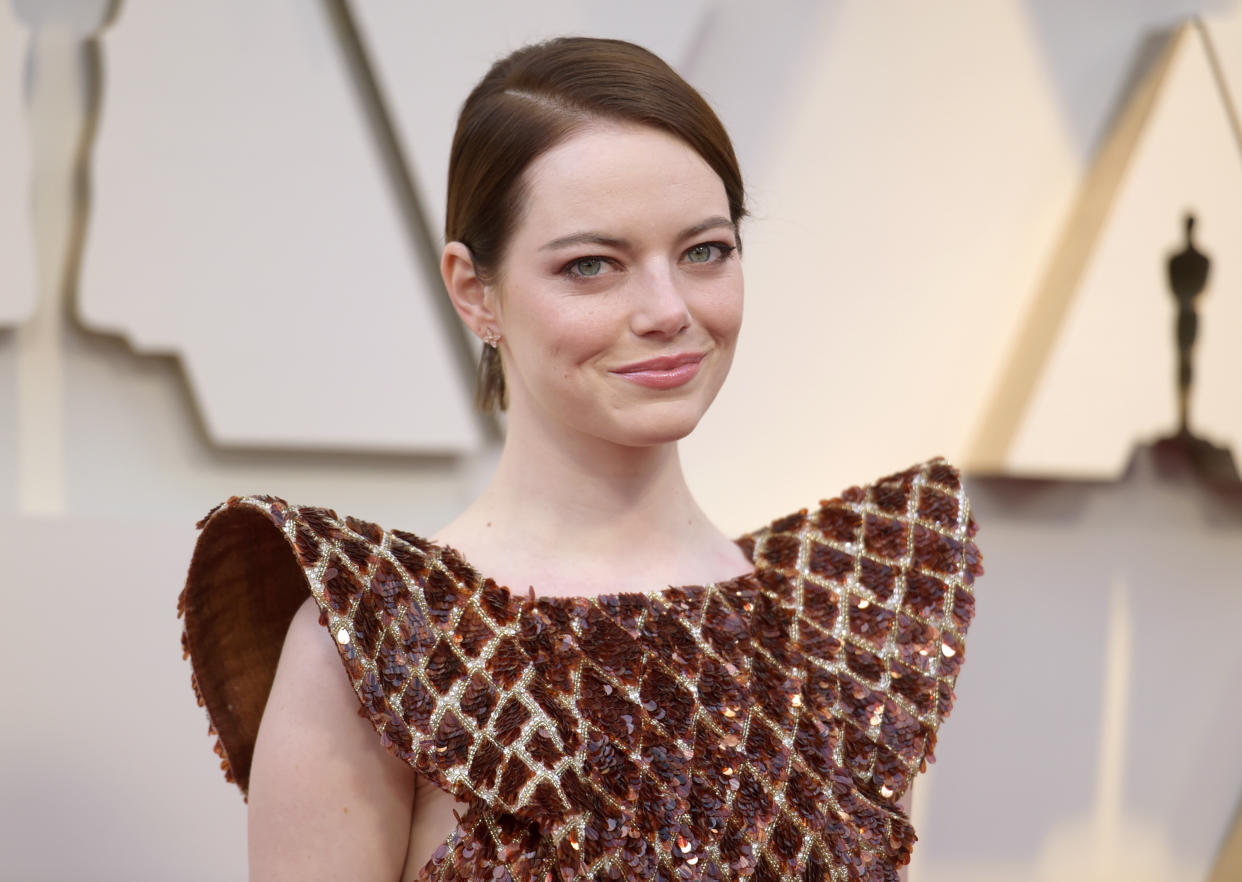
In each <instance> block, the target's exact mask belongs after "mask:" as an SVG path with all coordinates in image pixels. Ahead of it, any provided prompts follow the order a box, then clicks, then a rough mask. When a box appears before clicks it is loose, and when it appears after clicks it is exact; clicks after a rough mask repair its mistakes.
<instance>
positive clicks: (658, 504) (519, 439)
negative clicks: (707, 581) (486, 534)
mask: <svg viewBox="0 0 1242 882" xmlns="http://www.w3.org/2000/svg"><path fill="white" fill-rule="evenodd" d="M471 508H472V510H477V512H478V514H479V515H481V516H484V517H485V518H486V520H487V521H490V522H493V523H497V524H503V525H504V534H505V540H504V544H505V545H509V544H511V543H512V544H514V545H516V546H519V547H522V548H526V549H532V548H534V549H543V548H546V549H555V551H556V553H557V554H558V555H560V556H562V557H563V556H564V554H565V551H566V549H567V548H572V549H575V550H577V551H580V552H581V553H582V554H583V555H585V556H589V557H591V558H593V559H600V558H601V557H602V558H604V559H611V558H613V557H615V556H622V555H624V554H626V552H627V550H628V549H632V548H634V547H635V544H636V543H638V544H639V545H641V546H643V547H647V548H650V547H651V543H652V542H653V541H655V542H657V543H659V544H664V543H665V542H667V543H668V544H669V546H670V547H676V546H677V545H678V543H680V542H684V541H687V540H689V541H694V540H696V539H700V538H701V537H703V536H704V535H705V531H711V533H714V527H712V526H711V525H710V523H709V522H708V521H707V518H706V517H705V516H704V515H703V512H702V510H701V509H700V508H699V507H698V504H697V503H696V502H695V501H694V498H693V497H692V496H691V494H690V490H689V487H688V486H687V485H686V480H685V476H684V474H683V472H682V468H681V460H680V457H679V456H678V450H677V444H676V442H668V443H664V444H656V445H651V446H645V447H627V446H623V445H619V444H615V443H612V442H609V441H607V440H604V439H601V438H598V437H591V436H587V435H584V434H582V433H579V432H575V431H572V430H570V429H568V428H566V427H564V426H561V425H556V424H552V423H550V422H549V421H548V420H545V419H539V418H531V415H530V414H526V413H525V412H524V409H523V410H517V411H515V412H513V413H512V414H511V415H510V419H509V422H508V426H507V430H506V439H505V447H504V452H503V453H502V454H501V458H500V463H499V465H498V467H497V469H496V474H495V476H494V477H493V479H492V482H491V484H490V485H489V486H488V487H487V489H486V490H485V491H484V492H483V494H482V495H481V496H480V497H479V499H478V500H477V502H476V503H475V505H474V506H472V507H471Z"/></svg>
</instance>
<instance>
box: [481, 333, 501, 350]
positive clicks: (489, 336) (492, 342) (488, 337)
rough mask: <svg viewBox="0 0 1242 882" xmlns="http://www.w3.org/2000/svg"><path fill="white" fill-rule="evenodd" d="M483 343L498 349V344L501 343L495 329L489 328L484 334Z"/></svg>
mask: <svg viewBox="0 0 1242 882" xmlns="http://www.w3.org/2000/svg"><path fill="white" fill-rule="evenodd" d="M483 342H484V343H486V344H487V345H488V346H490V347H492V348H493V349H495V348H496V344H497V343H499V342H500V335H499V334H497V333H496V329H495V328H488V329H487V330H486V331H484V332H483Z"/></svg>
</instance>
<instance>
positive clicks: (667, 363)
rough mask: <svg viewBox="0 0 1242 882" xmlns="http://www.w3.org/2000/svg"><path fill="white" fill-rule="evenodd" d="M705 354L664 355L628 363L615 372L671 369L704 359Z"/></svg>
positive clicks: (626, 372)
mask: <svg viewBox="0 0 1242 882" xmlns="http://www.w3.org/2000/svg"><path fill="white" fill-rule="evenodd" d="M704 354H705V353H702V352H683V353H681V354H680V355H662V356H660V357H659V358H651V359H648V360H647V361H638V362H635V363H634V364H627V365H626V366H625V367H620V368H617V369H616V370H615V371H613V373H615V374H630V373H635V372H637V371H671V370H672V369H673V368H679V367H681V366H682V365H684V364H693V363H694V362H698V361H702V360H703V356H704Z"/></svg>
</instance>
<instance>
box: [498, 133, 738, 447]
mask: <svg viewBox="0 0 1242 882" xmlns="http://www.w3.org/2000/svg"><path fill="white" fill-rule="evenodd" d="M525 184H526V188H525V194H524V199H523V202H522V213H521V216H520V217H519V218H518V222H517V226H516V228H515V230H514V233H513V235H512V237H511V239H510V241H509V243H508V246H507V248H506V251H505V257H504V259H503V261H502V264H501V266H500V268H499V273H498V275H497V280H496V282H495V285H494V286H492V287H491V288H490V290H489V297H491V299H492V306H493V309H494V310H495V312H496V315H497V318H498V321H497V324H498V326H499V328H500V331H501V333H502V334H503V335H504V338H503V340H502V342H501V344H500V348H501V353H502V358H503V364H504V370H505V383H506V386H507V387H508V392H509V410H510V414H511V418H512V419H520V418H521V417H522V416H526V415H529V416H531V417H533V418H536V419H546V420H551V421H554V422H555V423H557V424H559V425H560V426H561V427H563V428H565V429H568V430H571V431H575V432H579V433H583V434H586V435H590V436H595V437H599V438H603V439H606V440H609V441H612V442H614V443H617V444H622V445H627V446H646V445H653V444H660V443H663V442H667V441H674V440H677V439H679V438H682V437H684V436H685V435H687V434H689V432H690V431H691V430H692V429H693V428H694V427H695V425H696V424H697V423H698V421H699V419H700V418H701V417H702V416H703V414H704V412H705V411H706V410H707V407H708V405H709V404H711V402H712V399H713V398H715V396H716V393H717V392H718V391H719V389H720V386H721V384H722V383H723V382H724V379H725V376H726V374H728V371H729V365H730V363H731V362H732V360H733V350H734V345H735V343H736V341H737V335H738V330H739V328H740V327H741V323H742V267H741V263H740V260H739V256H738V253H737V237H736V230H735V228H734V226H733V224H732V222H731V221H730V219H729V205H728V200H727V198H726V196H725V189H724V184H723V183H722V182H721V180H720V178H719V176H717V174H716V173H715V172H714V171H712V169H711V167H710V166H709V165H708V164H707V163H706V162H705V161H704V160H703V159H702V157H700V156H699V155H698V154H697V153H696V152H695V151H694V150H693V149H692V148H690V147H689V146H687V145H686V144H685V143H684V142H682V141H681V140H679V139H677V138H676V137H674V136H672V135H669V134H667V133H665V132H663V131H660V130H658V129H652V128H647V127H644V126H639V125H633V124H617V123H599V124H596V125H592V126H591V127H589V128H587V129H585V130H582V131H580V132H578V133H576V134H575V135H573V136H571V137H570V138H568V139H567V140H565V141H564V142H562V143H560V144H559V145H557V146H556V147H554V148H552V149H551V150H548V151H547V152H545V153H543V154H542V155H540V156H539V157H538V159H536V160H535V161H534V162H533V163H532V164H531V166H530V168H528V169H527V171H526V175H525ZM653 361H654V363H651V364H644V363H648V362H653Z"/></svg>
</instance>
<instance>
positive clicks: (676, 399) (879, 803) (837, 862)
mask: <svg viewBox="0 0 1242 882" xmlns="http://www.w3.org/2000/svg"><path fill="white" fill-rule="evenodd" d="M448 200H449V206H448V214H447V223H446V236H445V238H446V240H447V243H448V244H447V245H446V246H445V248H444V252H443V258H442V263H441V269H442V274H443V278H444V283H445V286H446V288H447V291H448V293H449V296H450V297H451V298H452V301H453V304H454V306H455V307H456V309H457V311H458V313H459V314H460V315H461V317H462V319H463V320H464V321H465V322H466V323H467V324H468V325H469V327H470V328H471V329H472V330H473V331H474V332H475V333H476V334H477V335H478V336H480V337H481V338H482V339H483V340H484V341H485V346H484V355H483V359H482V362H481V366H480V387H479V396H480V403H481V404H482V405H483V406H485V407H491V406H497V405H498V406H500V407H506V406H507V408H508V420H507V426H506V438H505V445H504V451H503V454H502V457H501V460H500V464H499V467H498V468H497V471H496V474H495V477H494V478H493V480H492V482H491V484H490V485H489V486H488V487H487V489H486V490H485V491H484V492H483V494H482V495H481V496H480V497H479V498H478V499H477V500H476V501H475V502H474V503H473V504H472V505H471V506H470V507H469V508H468V509H467V510H466V511H465V512H463V513H462V514H461V516H460V517H458V518H457V519H456V520H454V521H453V522H452V523H451V524H448V525H447V526H446V527H444V528H443V529H442V530H440V531H439V532H438V533H437V534H436V535H435V536H434V537H432V538H431V539H425V538H423V537H419V536H415V535H413V534H410V533H405V532H402V531H399V530H394V531H391V532H390V531H385V530H384V529H382V528H380V527H379V526H377V525H375V524H371V523H369V522H366V521H361V520H357V519H354V518H345V519H341V518H338V517H337V516H336V514H335V513H334V512H331V511H328V510H325V509H317V508H307V507H300V508H299V507H296V506H291V505H289V504H287V503H285V502H284V501H283V500H278V499H274V498H272V497H247V498H244V499H239V498H234V499H233V500H230V501H229V503H227V504H225V505H224V506H223V507H220V508H219V509H218V510H213V512H212V513H211V514H210V515H209V516H208V518H206V519H204V522H203V524H202V526H203V529H204V532H203V534H202V536H201V537H200V540H199V544H198V547H197V549H196V552H195V558H194V561H193V563H192V564H191V569H190V575H189V579H188V582H187V587H186V591H185V593H184V595H183V604H184V608H185V612H186V619H187V624H186V648H187V652H188V653H189V654H190V655H192V656H193V658H194V665H195V673H196V687H197V688H199V689H200V695H201V697H202V699H203V700H204V701H205V703H206V705H207V708H208V712H209V714H210V715H211V718H212V720H213V723H214V725H215V726H216V727H217V728H218V729H219V734H220V744H219V747H218V751H219V752H220V753H221V755H222V756H223V757H224V761H225V767H226V769H227V770H229V771H230V774H231V775H232V776H235V778H236V780H237V781H238V783H239V784H240V786H241V787H242V788H243V790H244V791H247V792H248V795H249V820H250V861H251V873H252V878H255V879H295V878H296V879H301V880H305V879H319V878H322V879H330V878H331V879H335V878H353V879H396V878H400V879H413V878H427V879H430V878H437V879H447V878H469V879H475V878H479V879H481V878H484V877H486V878H489V879H498V880H503V879H506V878H510V879H517V880H519V882H522V880H526V879H536V878H538V879H541V880H552V879H554V878H558V877H559V880H560V882H572V880H577V879H585V878H587V877H594V878H597V879H604V878H612V879H619V878H621V877H622V876H625V877H626V878H644V879H646V878H660V879H673V878H675V877H677V878H681V879H690V878H693V877H700V876H701V877H703V878H707V879H728V878H734V877H745V876H749V875H752V874H754V875H755V877H756V878H757V879H768V878H771V879H777V878H787V879H793V878H795V877H796V878H798V879H805V880H808V882H818V880H820V879H829V878H833V879H836V878H840V879H844V878H874V879H895V878H897V871H896V868H897V867H899V866H900V865H902V864H904V863H905V862H906V861H908V859H909V852H910V847H911V845H912V843H913V839H914V836H913V830H912V829H911V827H910V825H909V823H908V821H907V819H906V814H905V812H904V810H903V808H902V806H901V804H900V803H899V800H900V799H901V798H902V796H903V795H904V794H906V793H907V792H908V789H909V784H910V781H911V779H912V777H913V775H914V774H916V773H917V770H918V768H919V767H920V765H921V764H922V763H923V762H924V759H925V758H926V757H927V756H928V755H929V754H930V751H931V748H932V746H933V743H934V739H935V734H936V730H937V727H938V724H939V720H940V719H941V718H942V717H943V716H944V714H946V713H947V712H948V710H949V706H950V705H951V702H952V683H953V680H954V679H955V677H956V673H957V669H958V666H959V665H960V662H961V656H962V652H961V650H962V637H963V635H964V632H965V628H966V626H967V624H968V623H969V619H970V615H971V612H972V610H973V595H972V594H971V590H970V586H971V584H972V583H973V578H974V576H975V575H977V574H978V573H979V572H981V569H980V568H979V566H978V555H977V551H976V550H975V548H974V545H973V543H972V542H971V541H970V536H971V535H973V532H974V523H973V521H972V520H971V518H970V514H969V510H968V506H967V504H966V501H965V498H964V496H963V495H962V492H961V486H960V482H959V481H958V478H957V475H956V473H955V472H954V471H953V470H952V469H951V468H950V467H949V466H947V465H945V464H944V463H943V462H939V461H933V462H929V463H925V464H923V465H920V466H916V467H914V468H913V469H910V470H907V471H906V472H903V473H899V474H897V475H893V476H890V477H889V478H887V479H884V480H882V481H880V482H877V483H876V484H875V485H873V486H871V487H867V488H857V487H856V488H851V489H850V490H849V491H847V492H846V493H845V494H843V495H842V497H840V498H837V499H833V500H829V501H827V502H824V503H822V504H821V505H820V507H819V508H818V509H817V510H816V511H815V512H814V513H810V512H808V511H806V510H803V511H801V512H796V513H794V514H792V515H789V516H787V517H784V518H779V519H777V520H776V521H773V522H772V523H771V524H770V525H768V526H766V527H763V528H761V529H759V530H756V531H754V532H753V533H750V534H747V535H746V536H744V537H742V538H740V539H738V540H736V541H735V540H732V539H730V538H729V537H727V536H725V535H724V534H723V533H721V532H720V531H719V530H718V529H717V528H716V527H714V526H713V525H712V524H711V522H710V521H709V520H708V519H707V517H706V516H705V515H704V514H703V512H702V511H701V510H700V509H699V507H698V506H697V505H696V504H695V502H694V499H693V498H692V496H691V494H690V492H689V490H688V488H687V486H686V482H685V479H684V477H683V474H682V470H681V466H680V462H679V459H678V452H677V441H678V440H679V439H680V438H683V437H685V436H686V435H687V434H688V433H689V432H690V431H691V430H692V429H693V428H694V426H695V425H696V424H697V422H698V421H699V419H700V418H701V417H702V415H703V413H704V412H705V411H706V409H707V407H708V406H709V405H710V403H711V401H712V399H713V398H714V397H715V395H716V393H717V391H718V390H719V389H720V386H721V384H722V383H723V382H724V379H725V375H726V374H727V372H728V369H729V364H730V362H731V359H732V356H733V351H734V345H735V342H736V340H737V335H738V331H739V328H740V325H741V318H742V272H741V264H740V260H739V257H740V251H739V249H740V239H739V235H738V233H739V231H738V224H739V222H740V221H741V219H742V216H743V214H744V207H743V190H742V181H741V175H740V173H739V172H738V168H737V163H736V160H735V158H734V155H733V150H732V147H731V146H730V143H729V139H728V136H727V134H726V133H725V131H724V129H723V128H722V126H721V125H720V123H719V121H718V120H717V118H716V117H715V115H714V114H713V113H712V111H711V110H710V108H709V107H708V106H707V105H706V103H705V102H704V101H703V99H702V98H701V97H700V96H699V95H698V94H697V93H696V92H695V91H694V90H693V89H692V88H691V87H690V86H689V85H688V84H686V83H685V82H684V81H683V80H681V78H680V77H678V76H677V75H676V74H675V73H674V72H673V71H672V70H671V69H670V68H668V66H667V65H665V64H664V63H663V62H662V61H660V60H659V59H658V58H656V57H655V56H653V55H651V54H650V53H648V52H646V51H645V50H643V49H640V48H639V47H637V46H633V45H631V44H628V43H623V42H617V41H609V40H594V39H563V40H556V41H552V42H550V43H546V44H541V45H536V46H531V47H527V48H525V49H522V50H519V51H518V52H516V53H514V54H513V55H511V56H509V57H508V58H506V59H504V60H502V61H500V62H498V63H497V64H496V65H495V66H494V67H493V68H492V70H491V71H490V72H489V73H488V75H487V76H486V77H485V78H484V79H483V81H482V82H481V83H480V84H479V85H478V86H477V87H476V89H475V90H474V92H473V93H472V94H471V95H470V97H469V98H468V100H467V101H466V104H465V106H464V107H463V110H462V113H461V117H460V119H459V124H458V129H457V134H456V137H455V139H454V144H453V151H452V158H451V164H450V170H449V190H448ZM506 586H507V587H506ZM661 586H684V587H666V588H664V587H661ZM509 588H513V589H514V590H513V591H512V592H510V591H509ZM653 589H657V590H653ZM308 595H309V596H308ZM325 626H326V628H327V631H328V633H327V634H325V633H324V629H325ZM286 629H287V632H286ZM282 638H283V639H282ZM342 662H344V668H345V672H346V673H347V674H348V676H342V675H341V670H340V669H341V663H342ZM355 710H357V711H359V713H354V711H355ZM360 714H361V716H360ZM260 719H261V720H262V726H261V728H258V731H257V737H256V733H255V729H256V727H257V726H258V723H259V720H260Z"/></svg>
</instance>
